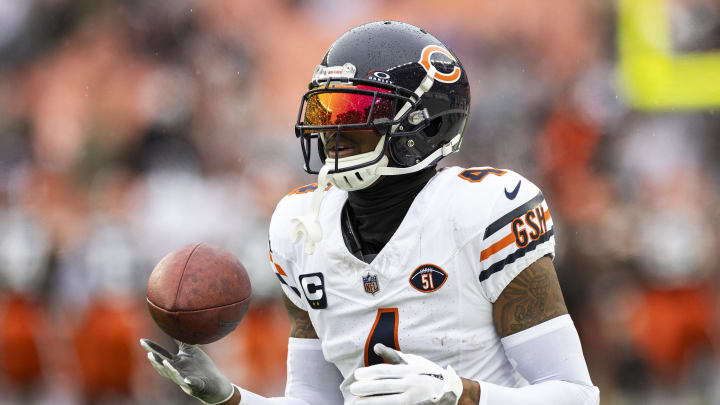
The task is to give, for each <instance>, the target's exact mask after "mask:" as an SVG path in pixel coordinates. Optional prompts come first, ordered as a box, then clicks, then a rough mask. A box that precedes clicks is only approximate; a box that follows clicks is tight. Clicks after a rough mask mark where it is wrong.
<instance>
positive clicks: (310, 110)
mask: <svg viewBox="0 0 720 405" xmlns="http://www.w3.org/2000/svg"><path fill="white" fill-rule="evenodd" d="M328 88H329V89H334V90H337V91H326V92H318V93H313V94H311V95H310V96H308V98H307V102H306V104H305V115H304V119H303V124H305V125H347V124H365V123H366V122H368V117H369V115H370V110H372V121H374V120H376V119H378V118H391V115H392V109H393V108H392V106H393V98H392V97H390V96H387V95H386V94H388V93H390V91H389V90H386V89H381V88H377V87H371V86H365V85H357V86H348V85H330V86H329V87H328ZM345 88H346V89H358V90H367V91H368V93H362V94H360V93H348V92H344V91H342V90H341V89H345ZM370 92H377V93H370ZM374 94H377V96H375V97H374ZM373 98H374V99H375V103H374V107H373ZM372 121H371V122H370V124H372Z"/></svg>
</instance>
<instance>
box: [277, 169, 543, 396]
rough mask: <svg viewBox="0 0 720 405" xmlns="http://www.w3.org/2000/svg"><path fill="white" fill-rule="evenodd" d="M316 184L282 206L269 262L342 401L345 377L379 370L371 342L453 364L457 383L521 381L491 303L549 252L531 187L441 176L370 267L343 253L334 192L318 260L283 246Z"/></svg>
mask: <svg viewBox="0 0 720 405" xmlns="http://www.w3.org/2000/svg"><path fill="white" fill-rule="evenodd" d="M316 187H317V186H316V185H309V186H305V187H301V188H298V189H296V190H295V191H294V192H292V193H290V194H288V195H287V196H286V197H285V198H283V199H282V201H280V203H279V204H278V206H277V208H276V210H275V213H274V214H273V217H272V221H271V224H270V250H271V252H270V260H271V262H272V268H273V271H274V272H275V273H276V275H277V277H278V279H280V282H281V283H282V289H283V292H284V293H285V294H286V295H287V297H288V298H289V299H290V300H291V301H292V302H293V303H294V304H295V305H297V306H298V307H300V308H302V309H304V310H306V311H308V313H309V314H310V319H311V321H312V324H313V326H314V328H315V331H316V332H317V334H318V337H319V338H320V340H321V343H322V351H323V355H324V356H325V359H326V360H328V361H330V362H332V363H333V364H335V366H337V368H338V370H339V371H340V372H341V373H342V375H343V378H344V381H343V382H342V384H341V385H340V389H341V391H342V393H343V396H344V398H345V404H350V403H352V402H351V399H352V395H351V394H350V392H349V385H350V384H351V383H352V382H353V371H354V370H355V369H356V368H358V367H363V366H367V365H371V364H377V363H378V362H382V359H380V358H378V357H377V356H376V355H375V353H374V352H373V351H372V347H373V346H374V344H375V343H383V344H385V345H386V346H388V347H394V348H396V349H398V350H402V351H403V352H407V353H413V354H417V355H420V356H423V357H425V358H427V359H429V360H431V361H433V362H435V363H437V364H439V365H440V366H442V367H445V366H447V365H451V366H452V367H453V368H454V369H455V371H456V372H457V373H458V375H459V376H461V377H465V378H471V379H476V380H483V381H487V382H491V383H495V384H499V385H503V386H511V387H514V386H520V385H523V384H524V383H525V382H524V380H523V379H522V378H521V377H520V376H519V374H517V373H516V372H515V371H514V369H513V367H512V365H511V364H510V362H509V361H508V359H507V358H506V356H505V353H504V351H503V347H502V344H501V343H500V337H499V336H498V334H497V332H496V331H495V327H494V324H493V312H492V303H493V302H495V300H496V299H497V298H498V296H499V295H500V293H501V292H502V291H503V289H504V288H505V286H507V284H508V283H509V282H510V281H511V280H512V279H513V278H514V277H515V276H516V275H517V274H518V273H520V272H521V271H522V270H523V269H525V268H527V267H528V266H529V265H530V264H532V263H533V262H535V261H536V260H537V259H539V258H540V257H542V256H545V255H553V254H554V245H555V239H554V236H553V225H552V219H551V217H550V211H549V210H548V207H547V205H546V203H545V200H544V198H543V195H542V193H541V192H540V190H539V189H538V188H537V187H536V186H535V185H534V184H532V183H531V182H530V181H528V180H527V179H525V178H523V177H522V176H520V175H519V174H517V173H514V172H512V171H510V170H500V169H494V168H491V167H477V168H470V169H463V168H460V167H449V168H445V169H442V170H440V171H439V172H438V173H437V174H436V175H435V176H434V177H433V178H432V179H431V180H430V181H429V182H428V184H427V185H426V186H425V187H424V188H423V189H422V191H420V193H419V194H418V195H417V196H416V197H415V200H414V201H413V203H412V205H411V206H410V209H409V210H408V212H407V214H406V215H405V217H404V219H403V221H402V223H401V224H400V226H399V227H398V229H397V231H396V232H395V234H394V235H392V237H391V238H390V240H389V241H388V243H387V244H386V245H385V247H384V248H383V249H382V250H381V251H380V252H379V254H378V255H377V257H375V259H374V260H373V261H372V263H370V264H368V263H365V262H363V261H361V260H359V259H357V258H356V257H355V256H353V255H352V253H350V251H348V249H347V247H346V246H345V243H344V240H343V237H342V231H341V225H340V218H341V215H340V213H341V210H342V208H343V205H344V204H345V202H346V201H347V192H345V191H342V190H340V189H338V188H337V187H330V188H329V189H328V191H327V192H326V194H325V198H324V199H323V201H322V205H321V209H320V215H319V218H318V220H319V221H320V224H321V226H322V233H323V238H322V240H321V241H320V242H319V243H317V244H316V245H315V252H314V253H313V254H312V255H308V254H305V253H304V252H303V248H304V240H301V241H300V242H298V243H292V242H291V240H290V232H291V230H292V228H293V225H292V224H291V219H292V218H295V217H298V216H302V215H306V213H307V211H308V207H309V204H310V198H311V195H312V191H313V190H314V189H315V188H316Z"/></svg>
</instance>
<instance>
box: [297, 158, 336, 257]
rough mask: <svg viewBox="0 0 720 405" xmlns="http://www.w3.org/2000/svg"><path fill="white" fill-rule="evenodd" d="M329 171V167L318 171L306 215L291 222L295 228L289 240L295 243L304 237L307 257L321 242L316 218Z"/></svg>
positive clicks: (320, 228) (320, 230)
mask: <svg viewBox="0 0 720 405" xmlns="http://www.w3.org/2000/svg"><path fill="white" fill-rule="evenodd" d="M329 170H330V167H328V166H323V168H322V169H320V173H319V174H318V187H317V188H316V189H315V191H313V194H312V199H311V200H310V209H309V210H308V213H307V215H303V216H299V217H295V218H293V219H292V220H291V223H292V224H293V225H295V227H294V228H293V230H292V231H291V232H290V240H292V242H293V243H297V242H299V241H300V238H302V237H303V236H305V253H306V254H309V255H311V254H313V253H314V252H315V244H316V243H318V242H320V241H321V240H322V227H321V226H320V222H319V221H318V216H319V214H320V204H321V203H322V200H323V197H324V196H325V190H326V189H327V173H328V171H329Z"/></svg>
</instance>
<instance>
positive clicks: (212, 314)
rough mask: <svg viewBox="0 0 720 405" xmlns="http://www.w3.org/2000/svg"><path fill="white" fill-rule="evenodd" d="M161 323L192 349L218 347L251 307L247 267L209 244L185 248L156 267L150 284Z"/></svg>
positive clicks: (152, 304)
mask: <svg viewBox="0 0 720 405" xmlns="http://www.w3.org/2000/svg"><path fill="white" fill-rule="evenodd" d="M146 295H147V296H146V298H147V304H148V309H149V310H150V315H151V316H152V318H153V320H155V323H156V324H157V325H158V326H159V327H160V329H162V330H163V331H164V332H165V333H167V334H168V335H170V336H171V337H172V338H174V339H177V340H179V341H181V342H185V343H189V344H206V343H211V342H214V341H216V340H218V339H220V338H222V337H223V336H225V335H227V334H228V333H230V332H232V331H233V330H234V329H235V327H236V326H237V325H238V324H239V323H240V321H241V320H242V318H243V316H244V315H245V312H246V311H247V308H248V304H249V303H250V295H251V286H250V278H249V277H248V274H247V271H245V267H243V265H242V263H240V260H238V259H237V258H236V257H235V256H234V255H233V254H232V253H230V252H228V251H226V250H224V249H222V248H220V247H217V246H214V245H211V244H208V243H198V244H195V245H188V246H183V247H181V248H179V249H177V250H175V251H173V252H171V253H169V254H168V255H167V256H165V257H164V258H163V259H162V260H160V263H158V264H157V266H155V269H153V272H152V274H151V275H150V280H148V285H147V294H146Z"/></svg>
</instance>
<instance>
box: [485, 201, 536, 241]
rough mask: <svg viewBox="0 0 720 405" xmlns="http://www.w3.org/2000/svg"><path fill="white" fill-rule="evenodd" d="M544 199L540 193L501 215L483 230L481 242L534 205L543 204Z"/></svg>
mask: <svg viewBox="0 0 720 405" xmlns="http://www.w3.org/2000/svg"><path fill="white" fill-rule="evenodd" d="M544 199H545V198H544V197H543V195H542V191H540V192H538V193H537V195H536V196H535V197H533V198H532V199H531V200H530V201H528V202H526V203H525V204H523V205H521V206H519V207H517V208H515V209H514V210H512V211H510V212H508V213H507V214H505V215H503V216H502V217H500V218H498V219H497V220H496V221H495V222H493V223H492V224H490V225H488V227H487V228H485V236H483V240H485V239H487V238H489V237H490V236H492V235H493V234H494V233H495V232H497V231H499V230H501V229H503V228H504V227H505V226H506V225H507V224H509V223H510V222H512V220H513V219H515V218H517V217H519V216H520V215H523V214H525V212H527V211H528V210H530V209H532V208H535V206H536V205H538V204H540V203H541V202H543V200H544Z"/></svg>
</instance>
